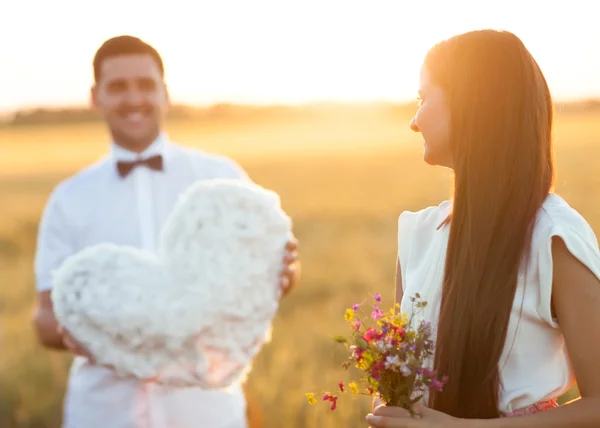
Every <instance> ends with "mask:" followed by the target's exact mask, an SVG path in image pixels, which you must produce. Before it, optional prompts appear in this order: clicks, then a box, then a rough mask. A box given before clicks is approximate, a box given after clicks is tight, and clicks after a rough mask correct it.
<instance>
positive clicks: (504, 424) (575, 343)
mask: <svg viewBox="0 0 600 428" xmlns="http://www.w3.org/2000/svg"><path fill="white" fill-rule="evenodd" d="M552 258H553V281H552V302H553V306H554V309H555V312H556V317H557V318H558V322H559V324H560V328H561V330H562V332H563V335H564V337H565V342H566V344H567V348H568V350H569V356H570V359H571V363H572V367H573V369H574V371H575V376H576V378H577V383H578V387H579V391H580V392H581V396H582V398H581V399H579V400H574V401H572V402H570V403H569V404H565V405H562V406H560V407H558V408H556V409H551V410H546V411H543V412H539V413H535V414H531V415H525V416H515V417H506V418H500V419H485V420H477V419H456V418H452V417H451V416H448V415H446V414H443V413H441V412H437V411H435V410H431V409H427V408H424V409H422V418H421V419H413V418H411V417H410V415H409V414H408V412H406V411H405V410H404V409H400V408H391V407H390V408H383V407H380V408H378V409H376V410H375V412H374V415H369V416H368V417H367V421H368V422H369V423H370V424H371V426H372V427H373V428H385V427H393V428H441V427H448V426H449V427H464V428H542V427H543V428H564V427H569V428H588V427H589V428H592V427H600V341H598V338H599V337H600V279H599V278H597V277H596V276H595V275H594V274H593V273H592V272H591V271H590V270H589V269H588V268H587V267H586V266H584V265H583V264H582V263H580V262H579V260H577V259H576V258H575V257H574V256H573V255H572V254H571V253H570V252H569V250H568V249H567V247H566V245H565V243H564V242H563V240H562V239H559V238H555V239H554V240H553V243H552Z"/></svg>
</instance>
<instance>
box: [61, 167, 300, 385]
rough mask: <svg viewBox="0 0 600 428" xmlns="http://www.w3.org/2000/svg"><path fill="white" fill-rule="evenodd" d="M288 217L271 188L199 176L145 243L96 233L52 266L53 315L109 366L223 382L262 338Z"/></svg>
mask: <svg viewBox="0 0 600 428" xmlns="http://www.w3.org/2000/svg"><path fill="white" fill-rule="evenodd" d="M290 236H291V220H290V218H289V217H288V216H287V215H286V214H285V212H283V210H282V209H281V207H280V200H279V197H278V196H277V195H276V194H275V193H273V192H271V191H269V190H266V189H263V188H262V187H260V186H258V185H256V184H253V183H249V182H245V181H241V180H228V179H218V180H206V181H201V182H198V183H196V184H194V185H193V186H191V187H190V188H189V189H188V190H187V191H186V192H185V193H184V195H183V196H182V197H181V198H180V200H179V201H178V203H177V205H176V206H175V209H174V210H173V212H172V214H171V215H170V217H169V218H168V220H167V222H166V224H165V226H164V229H163V231H162V234H161V238H160V243H159V250H158V251H157V254H154V253H150V252H146V251H143V250H139V249H136V248H132V247H126V246H117V245H113V244H102V245H97V246H94V247H90V248H87V249H84V250H82V251H81V252H79V253H77V254H75V255H74V256H72V257H70V258H69V259H67V260H66V261H65V262H64V263H63V265H62V266H61V267H60V269H58V270H57V271H56V272H55V273H54V285H53V290H52V300H53V303H54V311H55V314H56V318H57V320H58V322H59V323H60V324H61V325H62V326H64V327H65V328H66V329H67V330H69V332H70V333H71V334H72V335H73V336H74V337H76V338H77V339H78V340H79V341H81V343H82V344H83V345H84V346H85V347H86V348H87V349H88V350H89V351H90V352H91V354H92V355H94V357H95V358H96V360H97V362H98V363H99V364H108V365H111V366H113V367H114V368H115V370H116V372H117V374H118V375H120V376H134V377H136V378H140V379H148V378H154V379H155V380H156V381H157V382H159V383H164V384H170V385H181V386H184V385H197V386H201V387H204V388H224V387H227V386H229V385H231V384H232V383H233V382H235V381H239V380H242V379H243V378H244V377H245V375H246V374H247V372H248V371H249V369H250V366H251V363H252V359H253V358H254V357H255V356H256V354H257V353H258V352H259V351H260V349H261V347H262V346H263V345H264V343H265V342H266V341H268V340H269V337H270V333H271V326H272V321H273V318H274V316H275V313H276V311H277V308H278V302H279V298H280V291H279V274H280V272H281V270H282V267H283V254H284V247H285V244H286V242H287V241H288V240H289V239H290Z"/></svg>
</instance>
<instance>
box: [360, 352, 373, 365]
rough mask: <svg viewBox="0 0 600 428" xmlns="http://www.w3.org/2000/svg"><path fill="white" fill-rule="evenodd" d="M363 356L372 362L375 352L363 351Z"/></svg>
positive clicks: (368, 361)
mask: <svg viewBox="0 0 600 428" xmlns="http://www.w3.org/2000/svg"><path fill="white" fill-rule="evenodd" d="M362 357H363V360H365V361H366V362H367V363H369V364H371V363H372V362H373V361H374V358H373V354H372V353H371V351H366V352H363V354H362Z"/></svg>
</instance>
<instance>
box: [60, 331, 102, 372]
mask: <svg viewBox="0 0 600 428" xmlns="http://www.w3.org/2000/svg"><path fill="white" fill-rule="evenodd" d="M58 334H60V335H61V337H62V342H63V344H64V345H65V347H66V348H67V349H68V350H69V351H71V352H72V353H73V354H75V355H78V356H80V357H86V358H87V359H88V360H90V362H91V363H95V359H94V357H93V355H92V354H90V352H89V351H88V350H87V349H85V347H84V346H83V345H82V344H81V343H80V342H78V341H77V340H76V339H75V338H74V337H73V336H72V335H71V333H69V331H68V330H67V329H65V328H63V327H60V326H59V327H58Z"/></svg>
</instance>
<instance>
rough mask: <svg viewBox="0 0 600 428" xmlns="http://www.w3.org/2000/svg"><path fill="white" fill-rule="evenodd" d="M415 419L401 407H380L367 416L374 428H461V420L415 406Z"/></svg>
mask: <svg viewBox="0 0 600 428" xmlns="http://www.w3.org/2000/svg"><path fill="white" fill-rule="evenodd" d="M415 412H416V413H417V415H415V417H414V418H413V417H411V416H410V412H409V411H408V410H406V409H403V408H401V407H393V406H390V407H386V406H378V407H377V408H376V409H375V410H374V411H373V413H370V414H368V415H367V418H366V419H367V422H368V423H369V425H370V426H371V427H373V428H448V427H460V426H462V425H461V423H460V419H457V418H454V417H452V416H449V415H447V414H445V413H442V412H438V411H436V410H431V409H428V408H427V407H419V406H415Z"/></svg>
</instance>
